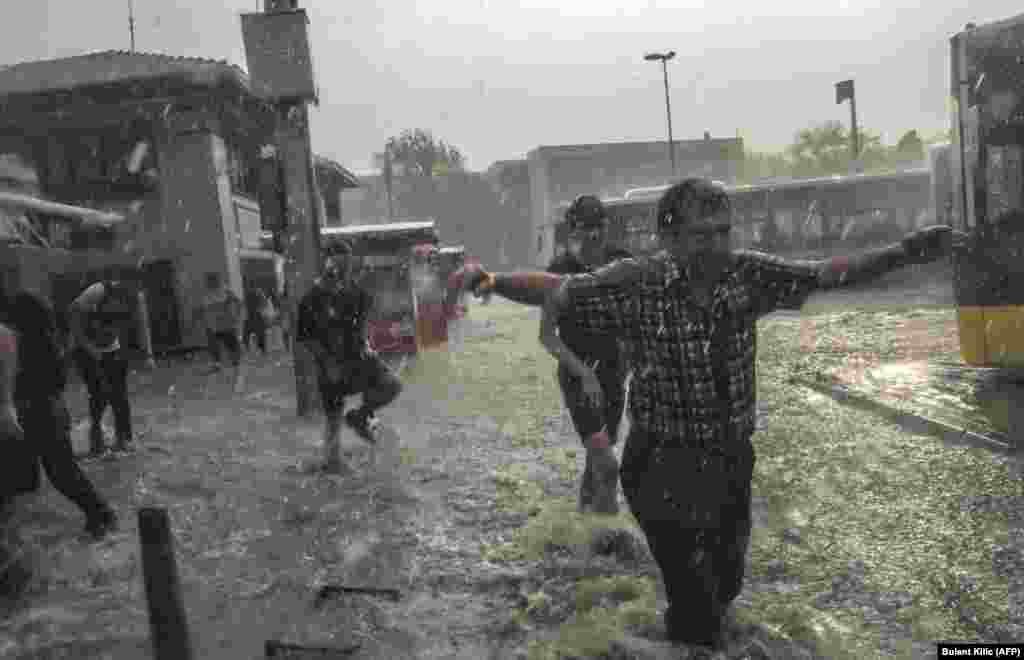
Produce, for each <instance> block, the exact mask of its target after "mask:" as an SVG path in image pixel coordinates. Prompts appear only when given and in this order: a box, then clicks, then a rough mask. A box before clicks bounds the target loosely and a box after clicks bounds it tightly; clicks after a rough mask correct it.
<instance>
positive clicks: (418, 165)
mask: <svg viewBox="0 0 1024 660" xmlns="http://www.w3.org/2000/svg"><path fill="white" fill-rule="evenodd" d="M386 148H387V152H388V155H389V156H390V157H391V162H392V167H393V168H394V170H395V172H396V173H397V174H402V175H406V176H418V177H426V178H432V177H435V176H441V175H444V174H446V173H448V172H452V171H462V170H463V169H464V166H465V158H464V156H463V155H462V152H461V151H460V150H459V149H458V148H457V147H454V146H452V145H450V144H445V142H444V141H443V140H437V139H435V138H434V136H433V134H432V133H431V132H430V131H426V130H423V129H421V128H417V129H415V130H406V131H402V133H401V135H398V136H396V137H392V138H390V139H388V141H387V145H386Z"/></svg>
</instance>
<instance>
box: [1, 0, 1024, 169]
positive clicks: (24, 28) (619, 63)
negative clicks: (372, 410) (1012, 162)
mask: <svg viewBox="0 0 1024 660" xmlns="http://www.w3.org/2000/svg"><path fill="white" fill-rule="evenodd" d="M3 1H4V3H5V6H4V9H5V11H4V20H3V21H0V63H3V64H8V63H14V62H18V61H24V60H33V59H44V58H54V57H64V56H70V55H77V54H81V53H85V52H90V51H97V50H106V49H115V48H121V49H127V48H128V46H129V35H128V4H129V0H93V1H91V2H90V1H88V0H30V1H26V2H20V1H18V2H15V0H3ZM133 1H134V7H135V18H136V47H137V49H138V50H140V51H151V52H161V53H167V54H172V55H188V56H198V57H210V58H216V59H227V60H229V61H231V62H233V63H236V64H240V65H242V66H243V68H244V66H245V53H244V50H243V47H242V37H241V28H240V19H239V14H240V13H241V12H250V11H257V10H260V9H261V7H262V0H221V1H220V2H218V1H217V0H133ZM7 4H10V5H11V6H10V7H8V6H7ZM300 4H301V5H302V6H303V7H305V8H306V9H307V11H308V12H309V16H310V21H311V29H312V32H311V34H312V38H311V39H312V44H313V54H314V62H315V67H316V73H317V76H318V82H319V86H320V92H321V102H320V107H319V108H318V109H316V110H315V111H314V116H313V122H314V123H313V128H312V130H313V146H314V149H315V150H316V151H317V152H318V153H322V154H324V155H327V156H330V157H332V158H334V159H336V160H338V161H339V162H341V163H342V164H344V165H345V166H347V167H349V168H351V169H353V170H355V171H358V172H363V171H367V170H368V169H370V168H372V162H373V161H372V154H373V152H374V151H380V149H381V146H382V145H383V143H384V142H385V140H386V139H387V138H388V137H389V136H391V135H394V134H397V133H399V132H400V131H401V130H402V129H405V128H416V127H422V128H426V129H430V130H432V131H433V132H434V134H435V135H436V136H438V137H439V138H442V139H444V140H446V141H448V142H450V143H452V144H454V145H456V146H458V147H460V148H461V149H462V151H463V152H464V153H465V154H466V156H467V158H468V163H469V166H470V167H471V168H472V169H477V170H479V169H485V168H486V167H487V166H489V165H490V164H491V163H492V162H494V161H495V160H503V159H510V158H520V157H523V156H524V155H525V154H526V152H528V151H529V150H531V149H533V148H534V147H536V146H539V145H553V144H579V143H591V142H601V141H622V140H660V139H664V138H665V134H666V125H665V105H664V96H663V88H662V79H661V70H660V65H659V64H656V63H650V62H645V61H643V59H642V55H643V53H644V52H645V51H646V50H649V49H652V50H670V49H671V50H675V51H676V52H677V53H678V55H677V57H676V59H675V60H674V61H672V62H670V64H669V83H670V86H671V88H672V93H671V101H672V115H673V128H674V132H675V136H676V137H677V138H680V139H685V138H697V137H700V136H701V135H703V132H704V131H710V132H711V134H712V135H714V136H716V137H725V136H735V135H736V134H737V132H739V134H740V135H742V136H743V137H744V138H745V139H746V141H747V143H748V145H750V146H751V147H753V148H755V149H759V150H775V149H780V148H782V147H783V146H784V145H786V144H787V143H789V142H790V141H791V139H792V137H793V135H794V133H795V132H796V131H798V130H799V129H801V128H803V127H805V126H807V125H809V124H812V123H816V122H820V121H824V120H828V119H838V120H842V121H844V122H848V121H849V109H848V106H847V105H845V104H844V105H842V106H837V105H835V96H834V88H833V84H834V83H835V82H836V81H837V80H841V79H844V78H854V79H855V80H856V85H857V100H858V108H857V110H858V115H859V119H860V123H861V124H862V125H863V126H865V127H868V128H871V129H874V130H877V131H880V132H881V133H882V135H883V137H884V138H885V139H886V141H888V142H895V140H897V139H898V138H899V136H900V134H902V132H904V131H905V130H908V129H911V128H916V129H918V130H919V131H921V132H922V134H924V135H928V134H931V133H934V132H937V131H940V130H944V129H945V128H946V125H947V123H948V119H947V107H948V104H947V93H946V90H947V88H948V76H949V73H948V66H949V54H948V48H949V40H948V37H949V36H950V35H951V34H952V33H954V32H956V31H957V30H959V29H961V28H962V27H963V25H964V24H965V23H967V22H969V21H974V22H978V23H982V22H987V21H990V20H997V19H1001V18H1006V17H1009V16H1012V15H1014V14H1016V13H1020V12H1021V11H1022V7H1021V5H1020V2H1019V0H974V1H973V2H971V3H968V2H967V0H918V1H916V2H915V1H911V0H845V1H844V0H772V1H771V2H763V1H762V0H710V1H709V2H707V3H703V2H695V1H693V0H674V1H673V2H660V1H658V0H650V1H647V2H643V1H631V0H614V1H612V0H562V1H561V2H552V3H550V4H548V3H543V2H540V1H539V0H520V1H518V2H514V1H512V0H476V1H475V2H471V1H468V0H447V1H443V0H433V1H427V0H387V1H386V2H381V3H370V2H362V1H358V0H357V1H351V0H350V1H347V2H341V1H339V0H300ZM375 4H380V5H383V7H380V8H378V7H374V5H375ZM969 4H970V5H971V6H970V7H968V5H969ZM15 5H17V9H15V7H14V6H15ZM556 5H557V6H560V8H559V9H551V8H549V7H550V6H556Z"/></svg>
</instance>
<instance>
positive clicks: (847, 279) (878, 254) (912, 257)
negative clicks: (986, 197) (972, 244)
mask: <svg viewBox="0 0 1024 660" xmlns="http://www.w3.org/2000/svg"><path fill="white" fill-rule="evenodd" d="M964 238H965V236H964V235H963V234H961V233H960V232H957V231H954V230H953V229H952V228H950V227H947V226H944V225H936V226H932V227H925V228H924V229H921V230H919V231H915V232H913V233H911V234H910V235H908V236H907V237H906V238H904V239H903V240H902V241H900V242H899V243H895V244H893V245H889V246H886V247H883V248H878V249H875V250H868V251H865V252H862V253H860V254H856V255H851V256H845V257H833V258H831V259H826V260H824V261H821V262H818V284H819V286H820V287H821V288H823V289H831V288H835V287H840V286H847V285H855V284H862V283H864V282H869V281H871V280H873V279H875V278H877V277H881V276H882V275H885V274H886V273H888V272H889V271H892V270H896V269H898V268H903V267H905V266H909V265H912V264H923V263H929V262H931V261H936V260H938V259H941V258H943V257H946V256H948V255H949V254H950V252H951V251H952V250H953V248H954V245H958V244H959V243H960V242H961V241H962V240H963V239H964Z"/></svg>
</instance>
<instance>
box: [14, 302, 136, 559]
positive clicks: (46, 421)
mask: <svg viewBox="0 0 1024 660" xmlns="http://www.w3.org/2000/svg"><path fill="white" fill-rule="evenodd" d="M0 319H2V320H3V321H4V322H5V323H6V324H7V325H8V327H9V328H11V329H13V330H14V331H15V332H16V333H17V337H18V364H19V368H18V369H17V376H16V380H15V387H14V396H13V400H14V406H15V409H16V411H17V422H18V423H20V427H21V429H23V432H24V435H23V442H24V443H25V444H24V445H23V450H19V449H18V447H17V446H16V445H15V446H11V445H8V449H7V450H6V452H5V458H4V460H5V462H9V463H15V464H18V465H19V466H21V465H24V467H19V468H18V471H19V473H22V474H18V475H14V478H13V479H12V478H10V477H7V478H5V479H4V481H5V482H6V483H5V485H4V495H9V494H11V491H12V489H13V491H14V492H15V493H17V492H29V491H32V490H35V485H37V484H38V479H39V462H40V461H41V462H42V465H43V471H44V472H46V476H47V478H49V480H50V482H51V483H52V484H53V486H54V487H55V488H56V489H57V490H58V491H59V492H60V494H61V495H63V496H64V497H66V498H68V499H69V500H71V501H72V502H73V503H74V504H75V506H77V507H78V508H79V509H80V510H81V511H82V512H83V513H84V514H85V529H86V532H88V533H89V534H91V535H92V536H93V537H94V538H97V539H99V538H102V537H103V536H105V535H106V534H107V533H108V532H111V531H113V530H114V529H116V527H117V515H116V514H115V513H114V511H113V509H111V508H110V505H109V504H108V503H107V502H106V500H105V499H104V498H103V497H101V496H100V494H99V493H98V492H97V491H96V488H95V487H94V486H93V484H92V482H91V481H89V478H88V477H86V475H85V473H83V472H82V469H81V468H80V467H79V466H78V463H77V462H76V461H75V456H74V450H73V448H72V445H71V417H70V415H69V414H68V408H67V404H66V403H65V401H64V388H65V386H66V384H67V366H66V364H67V363H66V361H65V359H64V354H63V348H62V347H61V344H60V340H59V338H58V330H57V322H56V316H55V314H54V312H53V309H52V308H51V307H50V305H49V304H48V303H47V302H46V301H45V300H43V299H42V298H40V297H39V296H37V295H35V294H33V293H29V292H26V291H20V292H16V293H14V294H11V295H7V294H4V295H2V301H0ZM0 352H2V351H0ZM4 389H6V388H4ZM0 399H7V400H6V401H3V402H0V433H8V432H9V431H10V429H11V426H12V424H11V408H10V397H8V396H6V392H0ZM26 454H28V455H27V456H26ZM23 458H24V459H26V460H22V459H23ZM6 469H9V465H8V466H6Z"/></svg>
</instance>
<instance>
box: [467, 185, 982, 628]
mask: <svg viewBox="0 0 1024 660" xmlns="http://www.w3.org/2000/svg"><path fill="white" fill-rule="evenodd" d="M657 228H658V233H659V237H660V243H661V245H662V247H663V248H665V249H664V250H663V251H662V252H660V253H658V254H656V255H654V256H652V257H648V258H642V259H622V260H619V261H616V262H614V263H612V264H610V265H608V266H605V267H604V268H601V269H598V270H597V271H595V272H593V273H584V274H580V275H571V276H565V277H562V278H558V277H556V276H554V275H551V274H547V273H507V274H493V273H488V272H486V271H484V270H483V269H480V268H476V269H465V270H464V271H463V272H460V273H458V274H457V276H456V280H457V282H456V283H457V284H461V285H462V286H465V287H467V288H468V289H469V290H472V291H475V292H477V293H480V292H482V291H487V290H490V291H493V292H494V293H497V294H498V295H501V296H503V297H506V298H510V299H512V300H516V301H519V302H526V303H532V304H545V305H546V306H547V307H548V310H549V313H550V314H552V316H554V317H555V318H563V317H568V318H572V319H573V320H574V322H576V323H578V324H580V325H582V326H583V327H588V328H591V329H593V330H595V331H600V332H604V333H606V334H608V335H610V336H613V337H618V338H621V339H623V340H624V341H625V342H626V343H627V344H628V345H629V347H630V350H629V356H630V361H631V363H632V367H633V371H634V377H633V382H632V388H631V392H630V395H629V408H630V421H631V429H630V434H629V437H628V438H627V440H626V447H625V450H624V452H623V457H622V465H621V468H620V476H621V479H622V487H623V491H624V492H625V494H626V500H627V502H628V503H629V506H630V509H631V510H632V512H633V514H634V516H635V517H636V519H637V521H638V522H639V523H640V526H641V528H642V529H643V532H644V534H645V536H646V537H647V542H648V545H649V547H650V548H651V552H652V554H653V555H654V558H655V561H656V562H657V563H658V566H659V568H660V569H661V574H662V579H663V581H664V584H665V592H666V596H667V597H668V602H669V607H668V610H667V611H666V612H665V625H666V628H667V632H668V636H669V638H670V639H672V640H673V641H677V642H683V643H687V644H692V645H702V646H714V647H720V646H721V645H722V644H723V642H724V632H725V631H726V629H727V627H728V626H727V625H726V624H727V623H728V618H729V617H728V612H729V608H730V606H731V603H732V602H733V600H734V599H735V598H736V597H737V596H738V595H739V593H740V591H741V589H742V586H743V572H744V562H745V558H746V553H747V548H748V545H749V541H750V533H751V524H752V519H751V480H752V477H753V472H754V460H755V455H754V446H753V444H752V437H753V435H754V429H755V423H754V422H755V411H756V389H755V388H756V385H755V384H756V379H755V372H754V365H755V360H756V341H755V340H756V332H757V320H758V319H759V318H761V317H763V316H765V315H766V314H770V313H772V312H773V311H775V310H778V309H799V308H800V307H801V306H802V304H803V302H804V300H805V299H806V298H807V296H808V295H809V294H810V293H812V292H813V291H816V290H820V289H828V288H833V287H839V286H844V285H849V284H855V283H860V282H865V281H868V280H871V279H874V278H877V277H879V276H881V275H882V274H884V273H886V272H889V271H891V270H894V269H897V268H902V267H904V266H907V265H911V264H915V263H926V262H930V261H935V260H937V259H940V258H942V257H944V256H946V255H948V254H949V253H950V252H951V249H952V248H953V246H954V245H955V244H960V243H962V241H964V240H965V237H964V236H963V235H962V234H960V233H958V232H953V231H952V230H951V228H949V227H943V226H937V227H929V228H926V229H923V230H920V231H917V232H914V233H911V234H909V235H907V236H906V238H904V239H903V240H902V241H900V242H898V243H895V244H893V245H890V246H887V247H885V248H879V249H876V250H871V251H868V252H864V253H861V254H858V255H855V256H851V257H833V258H831V259H827V260H824V261H794V260H787V259H782V258H779V257H774V256H771V255H767V254H764V253H761V252H754V251H747V250H735V251H734V250H733V249H732V246H731V242H730V240H731V239H730V233H731V230H732V207H731V203H730V200H729V196H728V194H727V193H726V192H725V190H724V189H723V188H722V187H721V186H719V185H717V184H714V183H712V182H709V181H705V180H702V179H686V180H684V181H682V182H681V183H679V184H676V185H674V186H672V187H671V188H669V190H667V191H666V192H665V194H664V195H663V196H662V197H661V199H660V200H659V202H658V207H657ZM598 458H600V459H601V460H604V461H609V460H610V459H614V455H612V456H611V457H608V456H607V453H603V454H599V455H598Z"/></svg>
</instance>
